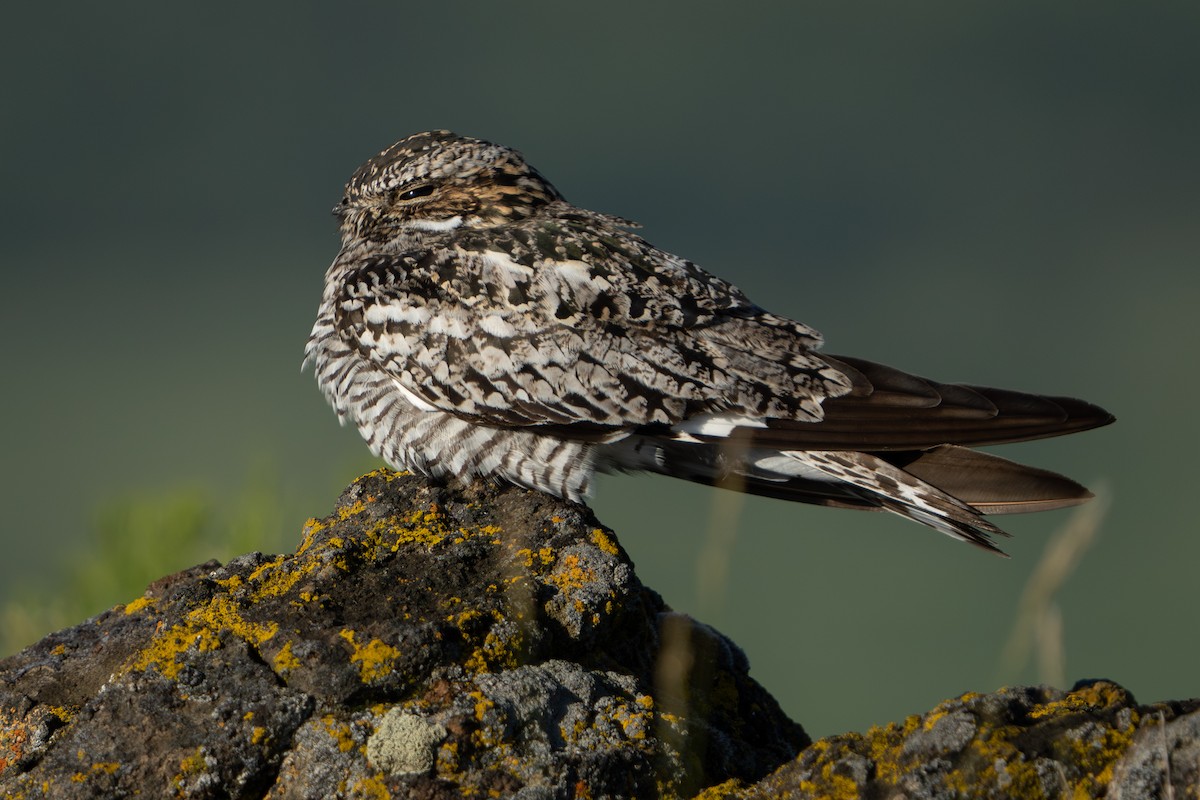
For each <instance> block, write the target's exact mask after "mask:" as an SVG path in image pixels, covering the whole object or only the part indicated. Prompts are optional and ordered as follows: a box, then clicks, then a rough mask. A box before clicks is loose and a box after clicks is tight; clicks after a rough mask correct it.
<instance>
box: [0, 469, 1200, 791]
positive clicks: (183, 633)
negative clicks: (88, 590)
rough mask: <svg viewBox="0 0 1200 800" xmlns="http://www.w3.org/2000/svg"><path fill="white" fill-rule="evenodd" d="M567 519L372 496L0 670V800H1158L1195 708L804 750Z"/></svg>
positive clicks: (1038, 692)
mask: <svg viewBox="0 0 1200 800" xmlns="http://www.w3.org/2000/svg"><path fill="white" fill-rule="evenodd" d="M748 670H749V667H748V664H747V662H746V658H745V656H744V655H743V654H742V652H741V651H740V650H739V649H738V648H737V647H736V646H735V645H734V644H733V643H732V642H730V641H729V640H728V639H726V638H725V637H723V636H721V635H720V634H719V633H717V632H716V631H714V630H713V629H711V628H709V627H708V626H705V625H703V624H700V623H698V622H696V621H694V620H692V619H690V618H688V617H686V616H684V615H681V614H676V613H674V612H672V611H671V610H670V609H668V608H667V607H666V606H665V605H664V604H663V602H662V600H661V599H660V598H659V597H658V595H657V594H655V593H654V592H653V591H651V590H649V589H647V588H646V587H644V586H642V584H641V583H640V582H639V581H638V579H637V576H636V575H635V573H634V570H633V565H632V564H631V563H630V561H629V559H628V557H627V556H626V554H625V552H624V551H623V550H622V549H621V547H620V545H619V544H618V543H617V541H616V538H615V536H614V535H613V533H612V532H611V531H609V530H607V529H606V528H604V527H603V526H601V525H600V524H599V523H597V522H596V520H595V519H594V518H593V517H592V516H591V513H590V512H589V511H588V510H587V509H585V508H583V507H580V506H577V505H573V504H570V503H564V502H561V501H558V500H554V499H552V498H549V497H547V496H545V495H541V494H537V493H533V492H526V491H523V490H520V489H515V488H512V487H507V488H506V487H496V486H485V485H477V486H473V487H469V488H466V489H455V488H448V487H443V486H440V485H436V484H431V483H429V482H426V481H424V480H421V479H418V478H414V477H409V476H401V475H396V474H395V473H392V472H388V471H380V472H375V473H372V474H370V475H367V476H365V477H363V478H361V479H359V480H358V481H356V482H355V483H354V484H353V485H351V486H350V488H349V489H347V490H346V492H345V493H344V494H343V496H342V497H341V498H340V500H339V502H338V504H337V507H336V508H335V510H334V512H333V513H332V514H331V515H330V516H329V517H326V518H325V519H322V520H310V521H309V523H308V524H307V526H306V528H305V532H304V538H303V541H302V542H301V543H300V546H299V548H298V549H297V551H296V552H295V553H294V554H291V555H286V556H274V557H271V556H264V555H262V554H258V553H255V554H252V555H248V556H243V557H241V558H238V559H235V560H233V561H231V562H230V563H228V564H226V565H224V566H221V565H219V564H217V563H216V562H211V563H208V564H202V565H200V566H197V567H194V568H192V569H189V570H186V571H184V572H181V573H178V574H176V575H171V576H168V577H166V578H163V579H162V580H159V581H157V582H156V583H154V584H152V585H151V586H150V587H149V588H148V589H147V591H146V593H145V594H144V595H143V597H141V598H138V599H137V600H134V601H132V602H130V603H128V604H126V605H124V606H120V607H117V608H115V609H112V610H111V611H108V612H106V613H104V614H101V615H100V616H98V617H96V618H94V619H91V620H88V621H87V622H84V623H82V624H81V625H78V626H76V627H74V628H71V629H68V630H64V631H61V632H59V633H55V634H52V635H50V636H47V637H46V638H45V639H43V640H42V641H41V642H39V643H37V644H35V645H33V646H31V647H29V648H27V649H26V650H24V651H22V652H21V653H18V654H16V655H14V656H11V657H9V658H7V659H5V660H3V661H0V796H3V797H5V798H19V799H23V798H108V797H132V796H141V797H154V798H159V797H181V798H251V797H253V798H263V797H265V798H273V799H274V800H282V798H314V799H315V798H329V797H347V798H388V797H392V798H408V797H412V798H442V797H446V798H449V797H454V798H459V797H464V796H467V797H515V798H520V799H521V800H557V798H591V799H592V800H599V798H653V797H699V798H704V800H718V799H719V798H740V799H743V800H749V799H750V798H913V799H914V800H915V799H917V798H930V799H932V798H939V799H941V798H1010V797H1018V798H1059V797H1071V798H1099V797H1106V798H1122V800H1130V798H1139V799H1140V798H1159V797H1170V796H1174V797H1176V798H1185V797H1196V796H1197V788H1196V787H1197V786H1200V771H1198V770H1200V743H1198V742H1200V737H1198V734H1200V701H1185V702H1174V703H1162V704H1158V705H1153V706H1142V705H1138V704H1137V703H1136V702H1135V701H1134V699H1133V697H1132V696H1131V695H1130V694H1129V693H1128V692H1127V691H1125V690H1124V689H1122V688H1121V687H1120V686H1117V685H1116V684H1113V683H1110V682H1107V681H1090V682H1084V683H1081V684H1079V685H1078V686H1076V687H1075V688H1074V689H1073V690H1072V691H1069V692H1064V691H1059V690H1055V689H1050V688H1045V687H1041V688H1011V689H1002V690H1000V691H997V692H994V693H992V694H966V695H962V696H961V697H957V698H954V699H952V700H947V701H946V702H944V703H941V704H940V705H938V706H937V707H936V708H934V709H933V710H931V711H930V712H928V713H926V714H922V715H915V716H912V717H909V718H908V719H906V720H904V721H902V722H899V723H893V724H889V725H885V726H882V727H875V728H872V729H870V730H869V731H867V732H866V733H861V734H860V733H847V734H842V735H839V736H833V737H829V738H827V739H822V740H821V741H818V742H815V743H811V742H809V740H808V738H807V737H806V736H805V734H804V732H803V730H801V728H800V727H799V726H798V725H796V724H795V723H793V722H792V721H791V720H789V719H788V718H787V717H786V716H785V715H784V714H783V713H782V712H781V711H780V709H779V707H778V705H777V704H776V703H775V701H774V700H773V699H772V698H771V697H770V695H768V694H767V693H766V691H764V690H763V688H762V687H760V686H759V685H758V684H756V683H755V682H754V681H753V680H751V679H750V677H749V675H748Z"/></svg>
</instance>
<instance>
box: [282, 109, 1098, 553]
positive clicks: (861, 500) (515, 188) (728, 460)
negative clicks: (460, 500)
mask: <svg viewBox="0 0 1200 800" xmlns="http://www.w3.org/2000/svg"><path fill="white" fill-rule="evenodd" d="M335 213H336V214H337V215H338V217H339V218H340V220H341V230H342V249H341V252H340V253H339V254H338V256H337V258H336V259H335V260H334V262H333V265H332V266H331V267H330V268H329V271H328V272H327V273H326V279H325V293H324V297H323V299H322V302H321V307H320V310H319V313H318V317H317V322H316V325H315V326H314V327H313V331H312V335H311V336H310V337H309V340H308V346H307V348H306V351H305V355H306V358H305V363H306V364H308V363H311V364H313V365H314V366H315V370H316V375H317V381H318V383H319V384H320V386H321V389H322V390H323V391H324V393H325V396H326V397H327V398H328V399H329V402H330V403H331V404H332V405H333V407H334V408H335V409H336V410H337V412H338V414H339V416H340V417H341V418H342V419H343V420H345V419H351V420H353V421H354V422H355V424H356V425H357V426H358V428H359V430H360V431H361V432H362V434H363V436H364V438H365V439H366V440H367V442H368V444H369V445H370V447H371V450H372V451H373V452H374V453H376V454H377V455H379V456H380V457H382V458H383V459H384V460H385V461H387V462H388V463H389V464H391V465H392V466H394V467H396V468H399V469H409V470H413V471H416V472H419V473H423V474H427V475H435V476H454V477H458V478H461V479H464V480H469V479H472V478H474V477H479V476H487V477H495V478H502V479H505V480H508V481H512V482H513V483H517V484H520V485H522V486H527V487H530V488H534V489H539V490H541V491H545V492H549V493H551V494H555V495H559V496H562V497H567V498H570V499H573V500H581V499H583V497H584V496H585V495H586V494H587V491H588V485H589V481H590V478H591V476H592V475H593V474H594V472H596V471H597V470H633V469H638V470H649V471H653V472H660V473H664V474H668V475H674V476H677V477H681V478H685V479H688V480H694V481H700V482H703V483H712V484H718V485H726V486H730V487H733V488H738V489H741V490H743V491H747V492H752V493H755V494H762V495H767V496H771V497H781V498H786V499H789V500H797V501H801V502H808V503H818V504H823V505H837V506H845V507H852V508H876V509H878V508H883V509H887V510H889V511H894V512H896V513H898V514H902V515H904V516H907V517H910V518H912V519H915V520H917V521H919V522H923V523H925V524H927V525H930V526H932V527H934V528H936V529H937V530H940V531H942V532H944V533H947V534H949V535H951V536H954V537H956V538H960V539H965V540H967V541H971V542H974V543H975V544H978V545H981V546H983V547H986V548H989V549H995V548H994V545H992V543H991V541H990V538H989V537H990V535H993V534H1000V533H1002V531H1000V530H999V529H998V528H996V527H995V526H993V525H992V524H991V523H989V522H987V521H986V520H985V519H983V517H982V514H984V513H1004V512H1009V511H1032V510H1039V509H1044V508H1057V507H1060V506H1064V505H1072V504H1074V503H1077V502H1081V501H1082V500H1084V499H1086V498H1087V497H1089V496H1090V495H1089V494H1088V493H1087V491H1086V490H1085V489H1083V487H1081V486H1079V485H1078V484H1075V483H1074V482H1072V481H1070V480H1068V479H1067V478H1064V477H1061V476H1058V475H1055V474H1053V473H1050V472H1046V471H1044V470H1037V469H1034V468H1031V467H1024V466H1021V465H1018V464H1014V463H1012V462H1009V461H1006V460H1004V459H1001V458H998V457H996V456H991V455H987V454H983V453H979V452H977V451H973V450H969V449H967V447H968V446H973V445H981V444H994V443H998V442H1008V441H1019V440H1022V439H1032V438H1039V437H1044V436H1054V435H1057V434H1061V433H1068V432H1072V431H1076V430H1084V429H1087V428H1093V427H1097V426H1099V425H1104V424H1106V423H1108V422H1110V421H1112V417H1111V416H1110V415H1109V414H1108V413H1107V412H1105V411H1103V410H1102V409H1100V408H1097V407H1096V406H1093V405H1090V404H1087V403H1084V402H1082V401H1079V400H1071V399H1066V398H1048V397H1041V396H1036V395H1028V394H1021V393H1016V392H1009V391H1003V390H997V389H983V388H978V387H967V386H959V385H946V384H940V383H936V382H933V381H928V380H925V379H922V378H917V377H915V376H912V375H908V374H905V373H903V372H900V371H898V370H894V369H891V368H888V367H884V366H881V365H878V364H872V363H870V362H866V361H862V360H858V359H850V358H845V357H837V356H829V355H825V354H823V353H820V352H818V350H817V348H818V347H819V346H820V345H821V337H820V335H819V334H818V333H817V332H816V331H814V330H813V329H812V328H809V327H808V326H806V325H803V324H801V323H799V322H795V321H793V320H790V319H787V318H786V317H780V316H777V315H775V314H771V313H770V312H767V311H765V310H763V309H762V308H760V307H758V306H757V305H755V304H754V303H752V302H751V301H750V300H749V299H748V298H747V297H746V296H745V295H744V294H742V292H741V291H740V290H738V289H737V288H736V287H735V286H733V285H731V284H729V283H726V282H725V281H723V280H721V279H719V278H716V277H714V276H712V275H710V274H708V273H707V272H705V271H704V270H702V269H700V268H699V267H697V266H696V265H695V264H693V263H691V262H690V261H686V260H684V259H682V258H679V257H678V256H674V255H671V254H670V253H666V252H664V251H662V250H659V249H657V248H655V247H654V246H653V245H651V244H649V243H648V242H646V241H645V240H644V239H642V238H640V237H638V236H636V235H635V234H633V233H631V232H630V228H632V227H634V225H633V223H630V222H629V221H627V220H623V219H621V218H618V217H613V216H609V215H607V214H599V213H596V212H593V211H587V210H585V209H581V208H577V207H575V206H573V205H571V204H570V203H568V202H567V201H566V200H564V199H563V198H562V196H561V195H560V194H559V193H558V191H557V190H556V189H555V188H554V187H553V186H551V185H550V183H549V182H548V181H546V180H545V178H543V177H542V176H541V175H540V174H538V172H537V171H536V170H534V169H533V168H532V167H530V166H529V165H528V164H526V163H525V160H524V159H523V158H522V157H521V155H520V154H518V153H517V152H515V151H513V150H511V149H508V148H505V147H501V146H499V145H495V144H491V143H489V142H484V141H481V140H478V139H471V138H467V137H461V136H456V135H455V134H452V133H450V132H448V131H435V132H432V133H422V134H417V135H415V136H410V137H409V138H407V139H404V140H402V141H400V142H398V143H396V144H394V145H392V146H391V147H389V148H387V149H386V150H384V151H383V152H382V153H380V154H379V155H377V156H375V157H374V158H372V159H371V160H370V161H368V162H367V163H366V164H364V165H363V166H362V167H360V168H359V169H358V171H357V172H356V173H355V174H354V176H353V177H352V178H351V180H350V183H349V184H348V185H347V187H346V193H345V196H344V197H343V199H342V201H341V203H340V204H339V205H338V207H337V208H336V209H335Z"/></svg>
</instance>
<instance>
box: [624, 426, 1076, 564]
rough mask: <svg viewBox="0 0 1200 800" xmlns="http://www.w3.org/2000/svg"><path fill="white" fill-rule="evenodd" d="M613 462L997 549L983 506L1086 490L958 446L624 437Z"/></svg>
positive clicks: (1039, 502) (1038, 507) (1001, 509)
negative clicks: (817, 446)
mask: <svg viewBox="0 0 1200 800" xmlns="http://www.w3.org/2000/svg"><path fill="white" fill-rule="evenodd" d="M622 444H623V454H622V456H621V457H619V458H618V459H617V463H615V464H614V466H616V467H617V468H620V469H643V470H648V471H652V472H659V473H663V474H667V475H671V476H674V477H678V478H685V479H687V480H692V481H696V482H699V483H705V484H710V485H715V486H721V487H724V488H729V489H735V490H738V491H743V492H747V493H749V494H757V495H762V496H765V497H774V498H779V499H782V500H790V501H793V502H800V503H811V504H816V505H825V506H836V507H841V508H858V509H868V510H884V511H891V512H892V513H895V514H899V515H900V516H903V517H907V518H909V519H912V520H914V521H916V522H920V523H922V524H925V525H928V526H929V527H931V528H934V529H935V530H938V531H941V532H942V533H944V534H946V535H948V536H951V537H953V538H955V539H960V540H962V541H965V542H970V543H971V544H974V545H976V546H978V547H982V548H984V549H985V550H990V551H992V552H994V553H998V554H1000V555H1003V551H1001V550H1000V549H999V548H998V547H997V546H996V544H995V542H994V538H995V537H1001V536H1008V534H1007V533H1005V532H1004V531H1003V530H1001V529H1000V528H998V527H997V526H995V525H993V524H992V523H991V522H989V521H988V520H986V519H985V518H984V514H1011V513H1019V512H1028V511H1045V510H1049V509H1055V508H1064V507H1067V506H1072V505H1077V504H1079V503H1082V502H1084V501H1085V500H1087V499H1088V498H1090V497H1091V496H1092V494H1091V492H1089V491H1088V490H1087V489H1085V488H1084V487H1083V486H1080V485H1079V484H1078V483H1076V482H1075V481H1072V480H1071V479H1069V478H1066V477H1064V476H1062V475H1059V474H1057V473H1054V472H1050V471H1048V470H1044V469H1038V468H1036V467H1029V466H1025V465H1023V464H1018V463H1016V462H1013V461H1009V460H1008V459H1005V458H1001V457H999V456H995V455H991V454H990V453H982V452H979V451H975V450H970V449H968V448H966V447H959V446H956V445H940V446H937V447H933V448H930V449H928V450H921V451H895V452H878V453H869V452H861V451H854V450H775V449H771V448H763V447H744V448H741V449H740V451H739V448H738V446H737V443H735V442H731V441H726V442H722V443H702V444H698V443H695V442H679V441H671V440H662V439H657V440H656V439H650V438H641V439H636V440H626V442H625V443H622Z"/></svg>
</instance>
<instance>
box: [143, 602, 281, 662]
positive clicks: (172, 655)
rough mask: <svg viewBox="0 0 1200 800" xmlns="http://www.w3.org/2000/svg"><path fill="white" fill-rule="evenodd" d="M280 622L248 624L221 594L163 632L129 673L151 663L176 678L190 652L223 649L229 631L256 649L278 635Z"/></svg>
mask: <svg viewBox="0 0 1200 800" xmlns="http://www.w3.org/2000/svg"><path fill="white" fill-rule="evenodd" d="M278 629H279V625H278V623H275V622H269V623H261V622H249V621H247V620H246V619H244V618H243V617H242V615H241V613H240V612H239V610H238V607H237V604H236V603H235V602H234V601H233V599H232V598H230V597H229V596H227V595H218V596H216V597H214V598H212V599H211V600H210V601H209V602H208V603H207V604H205V605H203V606H200V607H199V608H196V609H193V610H192V611H190V612H189V613H188V615H187V617H185V618H184V622H182V623H180V624H178V625H173V626H171V628H169V629H167V630H166V631H160V632H159V633H157V634H155V636H154V637H153V638H152V639H151V640H150V643H149V644H148V645H147V646H146V647H144V648H142V650H141V651H139V652H138V653H137V654H136V655H135V656H134V658H133V659H131V661H130V662H129V663H128V664H127V665H126V670H130V671H132V670H145V669H148V668H149V667H150V665H151V664H155V665H157V666H158V671H159V673H161V674H162V675H164V676H165V677H168V678H175V677H177V676H178V675H179V671H180V670H181V669H182V668H183V666H182V665H181V664H180V663H179V661H178V658H179V656H180V655H182V654H183V653H186V652H187V651H189V650H193V649H194V650H196V651H197V652H201V653H203V652H207V651H210V650H215V649H217V648H218V647H220V644H221V640H220V635H221V633H224V632H228V633H230V634H232V635H234V636H236V637H238V638H239V639H242V640H244V641H246V642H247V643H249V644H250V645H251V646H253V647H254V648H255V649H257V648H258V647H260V646H261V645H262V643H263V642H265V641H267V640H268V639H270V638H271V637H272V636H274V635H275V633H276V631H277V630H278Z"/></svg>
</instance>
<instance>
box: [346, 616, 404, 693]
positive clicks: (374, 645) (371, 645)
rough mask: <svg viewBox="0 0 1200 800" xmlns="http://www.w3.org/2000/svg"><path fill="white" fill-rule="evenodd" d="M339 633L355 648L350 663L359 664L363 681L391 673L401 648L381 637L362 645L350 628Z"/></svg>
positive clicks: (366, 681) (369, 681)
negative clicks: (393, 645) (384, 640)
mask: <svg viewBox="0 0 1200 800" xmlns="http://www.w3.org/2000/svg"><path fill="white" fill-rule="evenodd" d="M338 635H339V636H341V637H342V638H343V639H345V640H346V641H347V642H349V643H350V646H351V647H353V648H354V652H352V653H351V654H350V663H352V664H358V669H359V675H360V676H361V678H362V681H363V683H371V682H373V681H376V680H379V679H380V678H382V677H384V676H386V675H388V674H389V673H391V671H392V668H393V667H394V666H395V664H396V659H398V658H399V657H400V651H399V650H397V649H396V648H394V647H392V646H391V645H388V644H384V643H383V642H382V641H380V640H379V639H372V640H371V641H369V642H367V643H366V644H363V645H360V644H358V643H357V642H355V641H354V631H352V630H350V629H348V628H347V629H345V630H343V631H342V632H341V633H339V634H338Z"/></svg>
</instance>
